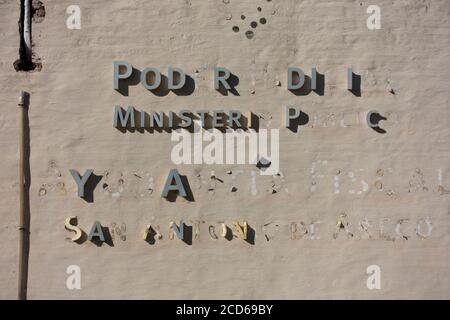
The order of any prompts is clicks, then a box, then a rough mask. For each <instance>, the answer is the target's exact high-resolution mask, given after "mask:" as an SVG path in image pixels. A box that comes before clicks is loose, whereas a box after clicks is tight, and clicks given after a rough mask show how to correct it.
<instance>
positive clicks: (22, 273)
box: [17, 91, 29, 300]
mask: <svg viewBox="0 0 450 320" xmlns="http://www.w3.org/2000/svg"><path fill="white" fill-rule="evenodd" d="M18 105H19V110H20V115H19V194H20V199H19V201H20V202H19V274H18V295H17V298H18V299H19V300H26V295H27V277H28V266H27V263H28V257H27V255H28V249H27V247H26V246H25V245H28V244H27V243H26V242H27V239H28V232H29V230H27V229H28V228H27V227H28V226H27V223H26V216H25V214H26V212H25V210H26V203H25V201H26V199H25V192H26V181H25V170H26V163H25V161H26V159H25V157H26V149H25V148H26V130H27V128H26V127H25V126H27V125H28V124H27V122H28V121H27V116H28V115H27V112H28V110H27V109H28V93H26V92H25V91H22V92H21V94H20V98H19V104H18Z"/></svg>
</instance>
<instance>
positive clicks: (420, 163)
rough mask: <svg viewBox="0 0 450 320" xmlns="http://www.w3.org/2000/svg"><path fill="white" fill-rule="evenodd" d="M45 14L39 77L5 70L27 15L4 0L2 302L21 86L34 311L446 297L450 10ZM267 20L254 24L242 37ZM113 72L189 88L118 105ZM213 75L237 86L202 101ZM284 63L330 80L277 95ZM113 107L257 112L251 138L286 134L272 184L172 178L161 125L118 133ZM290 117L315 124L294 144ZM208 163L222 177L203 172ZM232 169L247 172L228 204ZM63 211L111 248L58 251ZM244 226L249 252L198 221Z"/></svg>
mask: <svg viewBox="0 0 450 320" xmlns="http://www.w3.org/2000/svg"><path fill="white" fill-rule="evenodd" d="M72 4H77V5H79V6H80V8H81V29H79V30H69V29H68V28H67V27H66V20H67V18H68V14H67V13H66V8H67V7H68V6H69V5H72ZM370 4H375V5H378V6H380V8H381V23H382V25H381V29H380V30H369V29H368V28H367V27H366V19H367V17H368V16H369V15H368V14H367V13H366V9H367V7H368V6H369V5H370ZM44 6H45V11H46V15H45V18H44V19H43V21H42V22H40V23H33V43H34V47H33V51H34V52H35V54H36V55H37V56H38V57H39V58H40V59H41V63H42V70H41V71H39V72H37V71H36V72H16V71H15V70H14V68H13V62H14V61H15V60H16V59H17V58H18V46H19V34H18V27H17V21H18V19H19V15H20V7H19V3H18V1H0V8H1V10H0V39H1V43H2V45H1V47H0V53H1V57H2V58H1V60H0V68H1V71H0V79H1V80H0V83H1V91H0V92H1V101H2V107H1V108H2V111H1V113H0V132H1V135H0V144H1V150H2V166H1V169H0V181H1V182H2V183H1V186H0V192H1V199H2V200H1V206H0V211H1V217H2V223H1V228H0V243H1V247H2V254H1V255H0V270H1V272H0V297H1V298H7V299H13V298H15V296H16V290H17V289H16V287H17V285H16V282H17V281H16V277H17V254H18V253H17V252H18V232H17V229H16V227H17V224H18V222H17V221H18V199H19V196H18V179H17V172H18V145H17V143H18V127H17V126H18V125H17V123H18V110H17V107H16V105H17V97H18V95H19V93H20V91H21V90H27V91H29V92H30V94H31V102H30V108H29V118H30V134H31V145H30V150H31V157H30V165H31V189H30V201H31V249H30V261H29V280H28V297H29V298H31V299H38V298H44V299H46V298H56V299H72V298H88V299H95V298H146V299H147V298H152V299H155V298H189V299H191V298H206V299H210V298H256V299H258V298H294V299H297V298H375V299H377V298H447V299H448V298H450V295H449V292H450V275H449V267H450V262H449V261H450V259H449V258H450V256H449V239H450V233H449V232H450V229H449V227H450V215H449V214H450V211H449V204H450V193H449V190H450V161H449V156H450V146H449V141H450V129H449V126H448V122H449V120H450V109H449V97H450V95H449V88H450V79H449V72H450V57H449V54H450V51H449V48H450V44H449V40H450V29H449V27H450V22H449V21H450V19H449V16H450V3H449V1H447V0H436V1H430V0H401V1H386V0H377V1H372V2H366V1H352V0H333V1H331V0H330V1H315V0H305V1H294V0H272V1H266V0H264V1H262V0H259V1H258V0H249V1H236V0H230V1H222V0H211V1H209V0H208V1H204V0H170V1H169V0H167V1H155V0H151V1H144V0H130V1H119V0H109V1H101V0H91V1H79V2H78V3H72V1H67V0H60V1H44ZM257 7H261V11H260V12H259V11H258V10H257ZM242 14H243V15H245V16H246V19H245V20H242V19H241V15H242ZM261 17H264V18H266V20H267V23H266V24H261V23H258V26H257V27H256V28H255V29H252V28H251V27H249V26H248V25H249V23H250V22H251V21H259V19H260V18H261ZM233 26H238V27H239V32H234V31H233V30H232V28H233ZM247 30H253V31H254V37H253V38H252V39H247V37H246V35H245V32H246V31H247ZM114 60H127V61H129V62H130V63H132V64H133V66H134V67H135V68H137V69H139V70H142V69H143V68H145V67H150V66H152V67H157V68H160V69H161V71H162V72H163V73H164V74H166V70H167V67H168V66H177V67H179V68H181V69H183V70H184V71H185V72H186V73H187V74H189V75H190V76H191V77H192V78H193V79H194V81H195V83H196V89H195V91H194V93H193V94H191V95H187V96H178V95H176V94H174V93H172V92H170V93H169V94H167V95H165V96H157V95H155V94H153V93H152V92H149V91H148V90H146V89H145V88H144V87H142V86H141V85H140V84H137V85H132V86H130V87H129V92H128V95H123V94H121V93H120V92H117V91H115V90H113V88H112V71H113V68H112V66H113V61H114ZM215 66H223V67H227V68H229V69H230V70H231V71H232V72H233V73H234V74H235V75H236V76H238V77H239V85H238V86H237V87H236V89H237V90H238V92H239V96H234V95H232V94H230V95H228V96H223V95H221V94H220V93H218V92H217V91H215V90H214V88H213V85H212V81H213V79H212V76H213V68H214V67H215ZM289 66H297V67H301V68H303V69H304V70H305V72H306V74H310V70H311V68H312V67H317V70H318V71H319V72H320V73H321V74H324V76H325V90H324V94H323V96H320V95H318V94H316V93H315V92H311V93H309V94H307V95H304V96H297V95H294V94H293V93H291V92H290V91H288V90H287V88H286V71H287V68H288V67H289ZM347 67H353V70H354V72H355V73H357V74H359V75H361V82H362V85H361V87H362V93H361V96H360V97H357V96H355V95H353V94H352V93H351V92H349V91H348V90H346V70H347ZM277 81H280V85H277ZM391 90H392V92H391ZM252 91H254V92H252ZM116 104H120V105H123V106H127V105H129V104H131V105H134V106H135V107H136V108H138V109H139V110H146V111H175V110H180V109H184V108H185V109H189V110H193V111H195V110H201V109H207V110H215V109H224V110H230V109H237V110H241V111H253V112H254V113H255V114H257V115H259V116H261V119H260V124H261V127H262V128H264V127H268V128H279V129H280V170H281V172H282V174H281V175H279V176H275V177H273V176H262V175H260V174H259V170H258V169H257V168H256V167H255V166H253V165H215V166H207V165H195V166H194V165H180V166H176V165H174V164H173V163H172V162H171V160H170V153H171V149H172V146H173V143H172V142H171V141H170V134H169V133H166V132H162V133H157V132H155V133H148V132H145V133H140V132H134V133H132V132H127V133H122V132H121V131H119V130H117V129H115V128H113V126H112V118H113V112H114V106H115V105H116ZM285 105H295V106H298V107H300V108H301V109H302V110H303V112H305V113H306V114H307V115H308V116H309V121H308V123H307V124H304V125H302V126H301V127H300V130H299V131H298V132H297V133H294V132H292V131H290V130H288V129H286V128H284V127H283V125H282V110H283V106H285ZM369 110H378V111H379V112H380V113H381V114H382V115H384V116H385V117H386V118H387V120H386V121H382V127H383V128H384V129H385V130H386V133H385V134H380V133H378V132H376V131H374V130H372V129H370V128H369V127H368V126H367V125H366V123H365V115H366V113H367V112H368V111H369ZM88 168H92V169H94V173H95V174H96V175H97V176H100V177H101V181H100V182H99V183H98V184H97V186H96V188H95V190H94V197H93V202H87V201H85V200H83V199H81V198H79V197H78V196H77V193H76V191H77V190H76V184H75V182H74V181H73V179H72V177H71V175H70V173H69V169H77V170H78V171H79V172H80V173H83V172H84V171H85V169H88ZM172 168H177V169H178V170H179V171H180V172H181V173H182V174H183V175H186V177H187V179H188V181H189V184H190V186H191V189H192V193H193V195H194V201H187V200H185V199H184V198H181V197H178V198H177V200H176V201H175V202H168V201H166V200H165V199H164V198H161V197H160V193H161V191H162V188H163V185H164V182H165V179H166V178H167V174H168V172H169V170H170V169H172ZM212 170H214V171H215V176H216V177H217V178H218V179H220V180H221V181H223V182H221V181H220V180H217V179H216V180H214V179H211V171H212ZM229 170H231V171H232V172H233V173H234V174H235V173H236V172H239V170H242V173H240V174H239V175H238V176H237V177H236V179H235V180H234V181H235V187H236V188H237V190H236V191H235V192H231V191H230V187H231V186H232V185H231V183H232V181H233V180H232V176H233V175H231V174H228V173H227V171H229ZM274 190H275V192H274ZM341 213H345V214H346V215H347V221H348V223H349V225H348V230H349V232H351V233H352V234H353V237H351V236H350V235H349V234H347V233H345V232H344V231H341V232H339V234H338V236H337V239H335V238H334V236H333V234H334V232H335V230H336V224H337V222H338V220H339V219H340V218H339V215H340V214H341ZM71 215H76V216H78V225H79V226H80V227H81V228H82V229H83V230H84V231H85V232H86V233H88V232H89V230H90V228H91V226H92V224H93V222H94V221H100V222H101V223H102V225H103V226H105V227H109V228H110V229H111V230H114V232H112V236H114V240H113V245H108V244H103V245H102V246H96V245H95V244H93V243H91V242H90V241H85V242H84V243H82V244H76V243H72V242H71V241H69V240H67V238H68V237H70V236H71V235H72V234H71V233H70V232H68V231H67V230H65V229H64V220H65V219H66V218H67V217H68V216H71ZM181 219H183V220H184V221H185V222H186V223H187V224H188V225H194V226H195V224H196V223H197V224H198V225H199V234H198V238H195V237H194V239H193V240H192V244H191V245H189V244H186V243H183V242H181V241H178V239H174V240H170V239H169V237H168V232H167V231H168V226H169V222H170V221H172V220H173V221H179V220H181ZM236 219H239V220H241V221H243V220H247V221H248V222H249V225H250V226H251V227H252V228H253V229H254V233H255V239H254V243H253V244H251V243H248V242H245V241H243V240H241V239H239V238H234V239H232V240H231V241H228V240H225V239H218V240H213V239H211V237H210V235H209V233H208V226H209V225H211V224H215V225H217V223H218V222H221V221H225V223H226V224H227V225H229V226H230V227H232V222H233V221H234V220H236ZM366 219H367V220H368V221H369V223H370V227H368V232H366V231H365V230H364V226H365V225H366V224H365V222H364V221H365V220H366ZM402 219H407V220H405V221H404V222H403V223H402V224H401V230H400V233H396V226H397V224H398V222H399V221H401V220H402ZM318 221H320V223H319V222H318ZM292 222H295V223H297V227H298V229H299V230H301V226H302V225H301V222H303V224H305V225H310V224H311V223H314V231H315V234H311V232H309V233H308V234H306V235H304V236H303V237H301V236H300V235H301V232H300V233H298V234H297V236H298V237H299V238H300V239H295V240H293V239H292V237H293V235H292V232H291V223H292ZM426 222H429V223H430V222H431V225H432V230H431V234H429V233H428V231H429V229H430V228H429V226H430V225H427V223H426ZM149 223H151V224H152V225H159V226H160V227H161V231H162V234H163V239H162V240H157V241H156V243H155V244H154V245H151V244H149V243H147V242H145V241H143V240H141V232H142V230H143V228H144V227H145V225H146V224H149ZM269 223H270V224H269ZM114 224H116V225H117V226H119V230H115V229H116V228H114V227H113V225H114ZM266 224H268V225H266ZM418 224H419V225H420V226H421V227H419V229H420V230H419V231H421V233H422V234H423V235H425V236H422V237H420V236H419V235H418V230H417V229H418V227H417V225H418ZM275 225H278V227H276V226H275ZM121 226H123V227H122V229H121V230H120V227H121ZM380 226H381V227H380ZM397 230H399V229H397ZM310 231H311V230H310ZM119 233H120V234H122V235H126V238H124V237H122V238H121V237H120V235H119ZM369 233H370V236H371V239H369ZM402 234H403V235H405V237H403V236H402ZM419 234H420V232H419ZM294 238H295V235H294ZM311 238H312V239H311ZM123 239H125V241H124V240H123ZM267 239H269V240H267ZM69 265H78V266H80V268H81V277H82V278H81V279H82V285H81V286H82V288H81V290H68V289H67V288H66V279H67V277H68V275H67V274H66V268H67V267H68V266H69ZM369 265H378V266H380V269H381V289H379V290H369V289H368V288H367V287H366V279H367V277H368V275H367V274H366V268H367V267H368V266H369Z"/></svg>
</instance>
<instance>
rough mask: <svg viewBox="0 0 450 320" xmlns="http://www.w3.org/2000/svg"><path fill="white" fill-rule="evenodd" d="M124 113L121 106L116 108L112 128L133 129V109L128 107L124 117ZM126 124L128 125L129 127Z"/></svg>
mask: <svg viewBox="0 0 450 320" xmlns="http://www.w3.org/2000/svg"><path fill="white" fill-rule="evenodd" d="M124 113H125V110H124V109H123V108H122V107H121V106H116V109H115V111H114V121H113V126H114V128H126V127H130V128H135V121H134V107H133V106H128V109H127V112H126V113H125V115H124ZM128 123H130V125H129V126H128Z"/></svg>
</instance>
